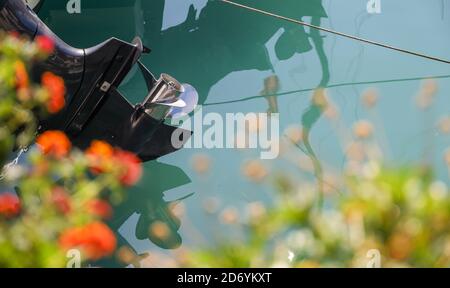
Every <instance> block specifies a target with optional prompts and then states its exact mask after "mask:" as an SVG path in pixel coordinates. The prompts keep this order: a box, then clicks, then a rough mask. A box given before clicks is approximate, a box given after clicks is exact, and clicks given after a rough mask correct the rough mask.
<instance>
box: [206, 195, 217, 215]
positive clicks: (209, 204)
mask: <svg viewBox="0 0 450 288" xmlns="http://www.w3.org/2000/svg"><path fill="white" fill-rule="evenodd" d="M219 206H220V201H219V199H217V198H215V197H208V198H206V199H205V201H203V209H205V212H206V213H209V214H214V213H216V212H217V211H218V209H219Z"/></svg>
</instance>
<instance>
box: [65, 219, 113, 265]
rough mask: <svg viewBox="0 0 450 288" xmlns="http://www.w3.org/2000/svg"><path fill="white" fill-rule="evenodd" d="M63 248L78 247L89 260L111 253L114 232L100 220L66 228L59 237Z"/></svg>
mask: <svg viewBox="0 0 450 288" xmlns="http://www.w3.org/2000/svg"><path fill="white" fill-rule="evenodd" d="M59 242H60V245H61V247H62V248H63V249H72V248H79V249H81V250H83V252H84V253H85V256H86V257H88V258H89V259H91V260H98V259H101V258H103V257H106V256H109V255H111V254H112V253H113V252H114V250H115V249H116V245H117V240H116V237H115V235H114V233H113V232H112V231H111V229H109V227H108V226H106V225H105V224H104V223H102V222H94V223H91V224H88V225H86V226H83V227H77V228H72V229H68V230H66V231H65V232H64V233H63V234H62V235H61V237H60V241H59Z"/></svg>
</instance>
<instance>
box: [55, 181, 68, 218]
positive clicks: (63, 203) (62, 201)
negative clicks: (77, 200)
mask: <svg viewBox="0 0 450 288" xmlns="http://www.w3.org/2000/svg"><path fill="white" fill-rule="evenodd" d="M52 203H53V204H54V205H55V206H56V209H57V210H58V211H59V212H61V213H62V214H68V213H70V211H72V204H71V201H70V196H69V195H68V194H67V192H66V190H65V189H64V188H62V187H55V188H54V189H53V190H52Z"/></svg>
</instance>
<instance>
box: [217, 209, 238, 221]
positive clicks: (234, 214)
mask: <svg viewBox="0 0 450 288" xmlns="http://www.w3.org/2000/svg"><path fill="white" fill-rule="evenodd" d="M220 220H221V221H222V222H223V223H224V224H236V223H237V222H238V220H239V213H238V210H237V209H236V208H234V207H228V208H225V209H224V210H223V211H222V213H221V214H220Z"/></svg>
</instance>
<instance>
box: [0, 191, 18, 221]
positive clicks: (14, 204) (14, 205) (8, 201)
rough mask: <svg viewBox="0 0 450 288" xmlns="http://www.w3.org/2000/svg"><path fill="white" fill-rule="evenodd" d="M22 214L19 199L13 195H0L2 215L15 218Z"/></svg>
mask: <svg viewBox="0 0 450 288" xmlns="http://www.w3.org/2000/svg"><path fill="white" fill-rule="evenodd" d="M19 213H20V201H19V198H18V197H17V196H16V195H14V194H11V193H4V194H1V195H0V215H3V216H6V217H8V218H9V217H13V216H16V215H17V214H19Z"/></svg>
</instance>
